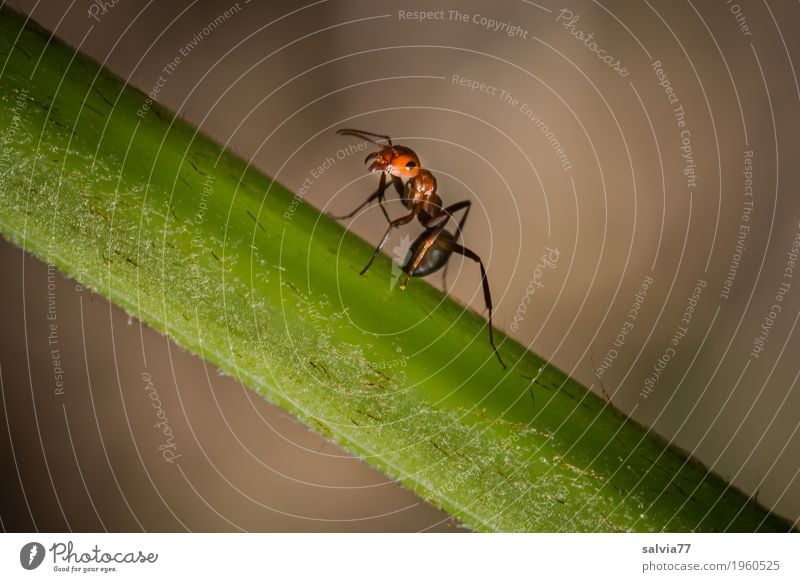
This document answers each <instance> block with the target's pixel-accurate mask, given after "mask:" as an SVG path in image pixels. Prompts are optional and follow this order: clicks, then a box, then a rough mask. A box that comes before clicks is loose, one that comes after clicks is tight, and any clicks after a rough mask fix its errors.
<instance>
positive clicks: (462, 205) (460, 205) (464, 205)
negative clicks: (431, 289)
mask: <svg viewBox="0 0 800 582" xmlns="http://www.w3.org/2000/svg"><path fill="white" fill-rule="evenodd" d="M471 207H472V202H471V201H470V200H464V201H462V202H456V203H455V204H451V205H450V206H448V207H447V208H445V212H449V213H450V214H453V213H454V212H458V211H459V210H462V209H463V210H464V215H463V216H462V217H461V220H459V221H458V226H456V232H455V234H454V235H453V236H454V238H455V240H456V241H458V239H459V238H461V232H462V231H463V230H464V224H465V223H466V222H467V217H468V216H469V209H470V208H471ZM448 265H449V263H445V264H444V268H443V269H442V288H443V289H444V292H445V293H447V292H448V289H447V267H448Z"/></svg>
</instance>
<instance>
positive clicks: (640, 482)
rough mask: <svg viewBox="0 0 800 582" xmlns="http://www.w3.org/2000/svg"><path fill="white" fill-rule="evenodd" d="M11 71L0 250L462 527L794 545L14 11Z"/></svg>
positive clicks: (4, 28) (5, 81) (778, 525)
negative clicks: (293, 420) (23, 253)
mask: <svg viewBox="0 0 800 582" xmlns="http://www.w3.org/2000/svg"><path fill="white" fill-rule="evenodd" d="M0 60H2V62H3V67H2V73H1V74H0V98H2V100H3V107H2V110H0V132H2V140H3V141H2V145H3V150H2V154H0V232H2V234H3V235H4V236H6V237H8V238H9V239H11V240H12V241H14V242H16V243H18V244H20V245H22V246H24V247H25V248H26V249H28V250H29V251H30V252H32V253H33V254H34V255H36V256H38V257H40V258H42V259H43V260H46V261H48V262H52V263H54V264H56V265H57V266H58V267H59V268H61V269H62V270H63V271H64V272H65V273H67V274H68V275H70V276H71V277H74V278H75V279H77V280H78V281H80V282H81V283H83V284H85V285H88V286H89V287H91V288H92V289H94V290H96V291H97V292H98V293H100V294H101V295H103V296H105V297H108V298H109V299H110V300H112V301H113V302H115V303H116V304H118V305H120V306H122V307H123V308H125V309H126V310H127V311H129V312H130V313H132V314H133V315H135V316H136V317H139V318H141V319H142V320H143V321H145V322H146V323H148V324H149V325H151V326H152V327H154V328H156V329H158V330H160V331H162V332H163V333H165V334H167V335H168V336H170V337H171V338H173V339H174V340H175V341H176V342H177V343H179V344H180V345H182V346H185V347H186V348H188V349H190V350H191V351H193V352H195V353H198V354H200V355H201V356H203V357H204V358H206V359H208V360H209V361H211V362H213V363H214V364H216V365H217V366H219V368H220V369H222V370H223V371H225V372H226V373H228V374H231V375H233V376H235V377H236V378H238V379H241V380H242V381H244V382H245V383H246V384H247V385H248V386H250V387H251V388H252V389H253V390H256V391H257V392H259V393H260V394H262V395H263V396H264V397H265V398H267V399H269V400H270V401H272V402H275V403H277V404H279V405H281V406H282V407H284V408H285V409H287V410H289V411H290V412H291V413H292V414H294V415H296V416H297V417H298V418H300V419H301V420H302V421H303V422H304V423H305V424H307V425H308V426H310V427H311V428H312V429H314V430H316V431H318V432H320V433H322V434H324V435H326V436H328V437H330V438H331V439H333V440H334V441H336V442H337V443H339V444H340V445H341V446H343V447H344V448H345V449H347V450H349V451H351V452H353V453H354V454H356V455H358V456H360V457H362V458H364V459H365V460H366V461H367V462H368V463H370V464H372V465H374V466H375V467H377V468H379V469H380V470H382V471H384V472H385V473H386V474H388V475H390V476H391V477H393V478H396V479H398V480H400V481H401V482H402V483H403V484H405V485H406V486H407V487H409V488H410V489H412V490H414V491H416V492H418V493H419V494H420V495H421V496H422V497H424V498H425V499H428V500H430V501H431V502H432V503H434V504H435V505H437V506H440V507H442V508H444V509H446V510H447V511H449V512H451V513H452V514H453V515H454V516H456V517H458V518H459V519H461V520H462V521H463V522H464V523H465V524H467V525H468V526H471V527H473V528H476V529H479V530H490V531H491V530H493V531H498V530H506V531H509V530H513V531H534V530H545V531H551V530H575V531H595V530H636V531H659V530H676V531H684V530H705V531H713V530H736V531H755V530H772V531H786V530H789V529H790V528H791V526H790V524H789V523H788V522H786V521H785V520H783V519H781V518H778V517H776V516H774V515H771V514H769V513H768V512H767V511H766V510H764V509H763V508H762V507H760V506H759V505H757V504H756V503H754V502H753V501H751V500H749V499H748V498H747V497H746V496H745V495H743V494H741V493H740V492H739V491H737V490H735V489H734V488H732V487H731V486H729V485H728V484H726V483H725V482H724V481H722V480H721V479H719V478H718V477H716V476H714V475H712V474H710V473H708V472H707V471H706V470H705V469H704V468H703V467H702V466H701V465H699V464H698V463H696V462H694V461H691V460H687V458H686V457H685V456H684V455H683V454H682V453H681V452H679V451H677V450H676V449H674V448H671V447H669V446H667V445H666V443H665V442H664V441H663V440H662V439H660V438H658V437H657V436H655V435H654V434H653V433H652V432H649V431H648V430H646V429H645V428H643V427H641V426H639V425H638V424H636V423H635V422H633V421H631V420H629V419H627V418H626V417H625V416H624V415H622V414H620V413H619V412H618V411H616V410H614V409H613V408H612V407H611V406H609V405H608V404H607V403H606V402H604V401H603V400H601V399H599V398H597V397H596V396H595V395H593V394H592V393H590V392H588V391H587V390H585V389H584V388H583V387H581V386H580V385H578V384H577V383H576V382H574V381H573V380H571V379H570V378H568V377H567V376H566V375H565V374H563V373H562V372H561V371H559V370H557V369H554V368H552V367H550V366H546V365H545V362H544V361H543V360H542V359H541V358H539V357H537V356H536V355H534V354H532V353H530V352H528V351H526V350H525V349H524V348H523V347H522V346H520V345H519V344H517V343H515V342H514V341H512V340H510V339H508V338H506V337H505V336H503V335H502V334H500V333H498V339H499V341H500V343H501V346H500V350H501V352H502V355H503V358H504V359H505V360H506V362H507V363H508V364H509V370H508V371H504V370H502V368H501V367H500V366H499V365H498V363H497V361H496V360H495V359H494V355H493V353H492V351H491V348H490V347H489V345H488V341H487V334H486V327H485V326H486V322H485V320H483V319H481V318H480V317H478V316H477V315H475V314H473V313H472V312H469V311H464V310H463V309H462V308H461V307H459V306H458V305H457V304H455V303H454V302H453V301H451V300H450V299H448V298H447V297H445V296H443V295H442V293H440V292H439V291H437V290H435V289H434V288H432V287H430V286H429V285H426V284H425V283H423V282H422V281H419V280H414V281H412V284H411V285H410V286H409V288H408V289H407V290H406V291H404V292H400V291H399V290H397V289H394V290H393V289H391V288H390V285H389V284H388V282H389V281H390V280H391V263H390V261H389V260H388V259H386V258H385V257H381V258H380V259H379V260H378V261H377V262H376V264H375V265H374V267H373V269H372V270H371V271H370V272H369V274H368V275H367V276H366V277H359V276H358V271H359V269H360V268H361V266H363V265H364V264H365V262H366V260H367V258H368V257H369V254H370V252H371V247H370V245H368V244H367V243H365V242H364V241H362V240H360V239H358V238H356V237H355V236H353V235H351V234H348V233H346V232H345V231H344V230H343V229H342V227H341V226H340V225H338V224H337V223H336V222H334V221H332V220H330V219H328V218H326V217H324V216H320V214H319V213H318V212H317V211H316V210H315V209H314V208H311V207H309V206H308V205H306V204H305V203H304V202H302V201H301V200H299V199H296V198H295V197H294V196H293V194H292V193H290V192H288V191H287V190H286V189H285V188H284V187H283V186H281V185H280V184H277V183H275V182H273V181H271V180H270V179H269V178H267V177H265V176H264V175H262V174H261V173H259V172H258V171H256V170H254V169H252V168H249V167H248V166H247V165H246V164H245V163H244V162H243V161H241V160H240V159H238V158H237V157H236V156H234V155H233V154H231V153H230V152H227V151H224V150H222V149H221V148H220V146H218V145H217V144H215V143H213V142H212V141H211V140H209V139H207V138H206V137H205V136H203V135H202V134H199V133H197V132H196V130H195V129H193V128H191V127H189V126H188V125H187V124H185V123H183V122H182V121H181V120H179V119H176V118H175V117H174V116H173V115H172V114H170V113H169V112H167V111H166V110H164V109H162V108H161V107H159V106H158V105H152V106H151V108H150V109H149V111H146V110H143V109H142V108H143V106H144V105H145V102H146V97H145V96H144V95H143V94H142V93H141V92H139V91H137V90H134V89H131V88H129V87H126V86H125V85H124V83H123V82H122V81H121V80H120V79H118V78H117V77H115V76H114V75H113V74H111V73H109V72H108V71H106V70H103V69H101V68H100V67H99V66H98V65H97V64H95V63H94V62H92V61H91V60H89V59H87V58H86V57H84V56H83V55H81V54H79V53H76V52H75V51H74V50H72V49H70V48H68V47H66V46H65V45H63V44H62V43H60V42H58V41H56V40H49V35H48V34H47V33H46V32H44V31H43V30H41V29H40V28H39V27H37V26H35V25H32V24H27V25H25V26H23V19H22V18H21V17H20V16H18V15H17V14H15V13H13V12H11V11H9V10H8V9H2V10H0ZM137 112H138V113H137ZM531 395H534V397H535V398H534V401H532V399H531Z"/></svg>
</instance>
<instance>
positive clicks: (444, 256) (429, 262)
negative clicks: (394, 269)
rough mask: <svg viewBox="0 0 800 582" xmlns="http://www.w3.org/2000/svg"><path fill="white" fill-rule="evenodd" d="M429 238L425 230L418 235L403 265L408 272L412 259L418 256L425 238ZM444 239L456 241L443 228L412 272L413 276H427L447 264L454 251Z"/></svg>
mask: <svg viewBox="0 0 800 582" xmlns="http://www.w3.org/2000/svg"><path fill="white" fill-rule="evenodd" d="M427 238H428V233H427V232H423V233H421V234H420V235H419V236H418V237H417V240H415V241H414V242H413V243H412V245H411V248H410V249H409V253H408V255H407V259H406V264H405V265H403V271H404V272H406V273H408V268H409V266H410V263H411V259H412V258H413V257H415V256H417V253H418V252H419V249H420V247H422V245H423V244H425V239H427ZM443 240H444V241H448V242H451V243H454V242H455V240H456V239H455V237H454V236H453V235H452V234H450V232H449V231H447V230H443V231H442V232H441V234H440V235H439V237H438V238H437V239H436V241H435V242H434V243H433V244H432V245H431V248H429V249H428V252H427V253H425V255H424V256H423V258H422V262H421V263H420V264H419V266H417V268H416V269H415V270H414V272H413V273H412V274H411V276H412V277H427V276H428V275H431V274H433V273H435V272H436V271H438V270H439V269H441V268H442V267H444V266H445V264H446V263H447V261H448V259H449V258H450V255H451V254H452V253H453V251H452V250H450V249H447V248H445V245H444V244H443V242H442V241H443Z"/></svg>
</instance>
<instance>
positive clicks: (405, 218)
mask: <svg viewBox="0 0 800 582" xmlns="http://www.w3.org/2000/svg"><path fill="white" fill-rule="evenodd" d="M416 215H417V210H416V208H415V209H414V210H412V211H411V213H410V214H407V215H406V216H401V217H400V218H395V219H394V220H390V221H389V228H387V229H386V234H384V235H383V238H382V239H381V242H380V244H378V246H377V247H375V252H373V253H372V257H370V259H369V262H368V263H367V266H366V267H364V268H363V269H361V272H360V273H359V275H363V274H364V273H366V272H367V270H368V269H369V268H370V267H371V266H372V262H373V261H374V260H375V257H377V256H378V253H380V252H381V249H383V247H384V246H386V243H387V242H388V241H389V235H391V234H392V229H394V228H396V227H398V226H402V225H404V224H408V223H409V222H411V221H412V220H414V217H415V216H416Z"/></svg>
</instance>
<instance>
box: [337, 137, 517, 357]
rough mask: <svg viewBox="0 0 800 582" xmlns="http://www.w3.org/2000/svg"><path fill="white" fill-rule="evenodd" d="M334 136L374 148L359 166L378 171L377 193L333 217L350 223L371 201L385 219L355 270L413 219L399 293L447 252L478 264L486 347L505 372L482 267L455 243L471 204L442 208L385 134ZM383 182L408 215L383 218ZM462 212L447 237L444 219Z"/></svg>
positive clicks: (427, 175) (408, 156)
mask: <svg viewBox="0 0 800 582" xmlns="http://www.w3.org/2000/svg"><path fill="white" fill-rule="evenodd" d="M336 133H337V134H339V135H350V136H354V137H358V138H360V139H363V140H366V141H368V142H370V143H372V144H374V145H376V146H378V147H379V148H380V150H378V151H377V152H373V153H371V154H369V155H368V156H367V158H366V159H365V160H364V163H365V164H369V167H368V170H369V171H370V172H379V173H380V175H381V177H380V182H379V183H378V189H377V190H375V192H373V193H372V194H371V195H370V196H369V197H367V199H366V200H365V201H364V202H363V203H361V204H360V205H359V206H358V207H356V209H355V210H353V211H352V212H350V213H349V214H346V215H344V216H334V218H340V219H342V218H350V217H352V216H354V215H355V214H356V213H357V212H358V211H359V210H361V209H362V208H364V207H365V206H368V205H369V204H371V203H372V202H374V201H375V200H377V201H378V204H379V205H380V207H381V210H382V211H383V214H384V216H385V217H386V220H387V221H388V222H389V227H388V228H387V229H386V234H384V235H383V238H382V239H381V242H380V243H378V246H377V247H375V251H374V252H373V253H372V257H370V259H369V262H368V263H367V265H366V266H365V267H364V268H363V269H362V270H361V273H360V274H361V275H363V274H365V273H366V272H367V270H368V269H369V268H370V266H372V263H373V261H374V260H375V258H376V257H377V256H378V254H379V253H380V252H381V249H383V247H384V246H386V243H387V242H388V241H389V237H390V236H391V234H392V230H393V229H395V228H397V227H399V226H402V225H404V224H408V223H409V222H411V221H413V220H414V218H417V219H418V220H419V222H420V223H421V224H422V226H423V227H424V228H425V230H424V231H423V232H422V233H421V234H420V235H419V236H418V237H417V239H416V240H415V241H414V242H413V243H412V245H411V249H410V252H409V255H408V258H407V260H406V263H405V265H403V271H404V272H405V274H406V276H405V279H404V280H403V282H402V283H401V284H400V288H401V289H405V288H406V285H408V282H409V280H410V279H411V277H425V276H427V275H431V274H433V273H435V272H436V271H438V270H439V269H441V268H443V267H444V268H445V270H446V268H447V261H448V260H449V259H450V257H451V256H452V254H453V253H457V254H459V255H462V256H464V257H467V258H468V259H472V260H473V261H475V262H476V263H478V265H479V266H480V269H481V282H482V285H483V300H484V303H485V304H486V308H487V309H488V310H489V343H490V344H491V345H492V349H493V350H494V353H495V355H496V356H497V360H498V361H499V362H500V365H501V366H503V368H504V369H505V368H506V365H505V364H504V363H503V359H502V358H501V357H500V352H498V351H497V346H496V345H495V343H494V333H493V331H492V327H493V326H492V294H491V292H490V291H489V280H488V278H487V276H486V267H485V266H484V264H483V261H482V260H481V258H480V257H479V256H478V254H477V253H475V252H474V251H472V250H470V249H468V248H467V247H465V246H463V245H461V244H459V242H458V239H459V237H460V236H461V232H462V230H463V228H464V223H465V222H466V221H467V216H468V215H469V210H470V207H471V206H472V202H470V201H469V200H463V201H461V202H456V203H455V204H451V205H450V206H446V207H442V199H441V197H440V196H439V195H438V194H437V193H436V178H435V177H434V175H433V174H432V173H431V172H430V171H428V170H426V169H424V168H422V166H421V164H420V161H419V157H418V156H417V154H416V153H414V151H413V150H411V149H410V148H407V147H404V146H398V145H394V144H392V138H391V137H389V136H388V135H381V134H378V133H372V132H369V131H360V130H357V129H340V130H338V131H337V132H336ZM374 138H379V139H381V140H385V141H386V142H387V143H386V145H381V144H380V143H378V141H376V140H375V139H374ZM389 179H391V183H392V185H394V188H395V190H396V191H397V193H398V194H399V195H400V201H401V202H402V203H403V205H404V206H405V207H406V208H407V209H409V210H410V212H409V213H408V214H406V215H404V216H401V217H400V218H395V219H391V218H389V213H388V212H387V211H386V208H385V207H384V205H383V203H384V201H385V193H386V190H387V189H388V187H389V182H388V180H389ZM404 179H405V180H406V182H405V184H404V183H403V180H404ZM462 210H463V211H464V214H463V216H462V217H461V220H460V221H459V222H458V224H457V225H456V228H455V234H453V233H451V232H450V231H449V230H447V229H446V228H445V227H446V226H447V223H448V222H449V221H450V219H451V218H453V214H454V213H456V212H459V211H462Z"/></svg>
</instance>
